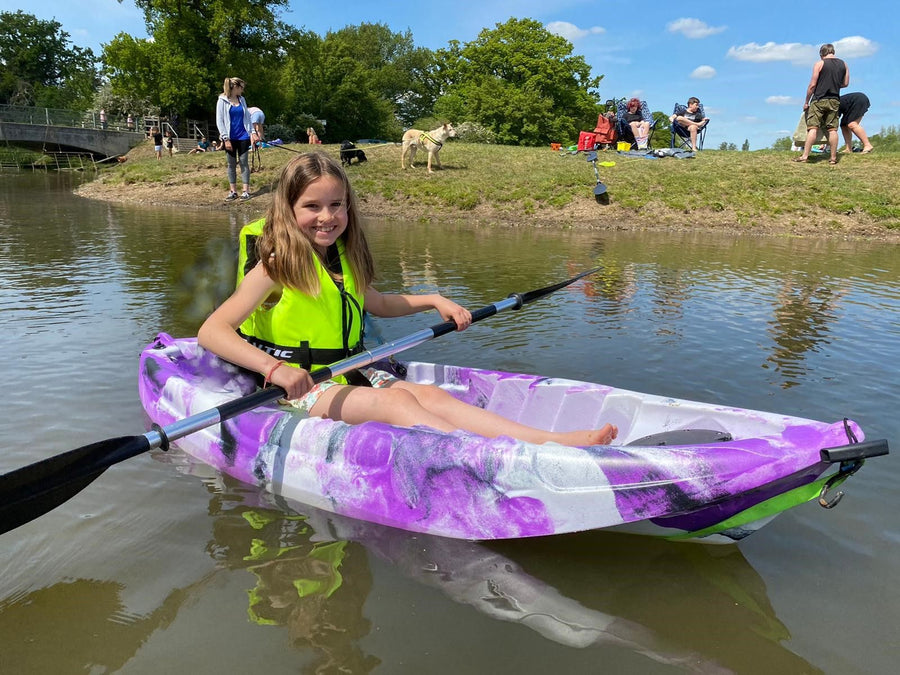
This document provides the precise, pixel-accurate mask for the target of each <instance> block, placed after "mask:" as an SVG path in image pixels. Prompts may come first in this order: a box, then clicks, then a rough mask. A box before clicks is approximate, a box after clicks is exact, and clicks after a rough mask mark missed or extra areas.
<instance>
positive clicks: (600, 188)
mask: <svg viewBox="0 0 900 675" xmlns="http://www.w3.org/2000/svg"><path fill="white" fill-rule="evenodd" d="M605 192H606V185H604V184H603V183H597V185H595V186H594V196H596V197H599V196H600V195H602V194H604V193H605Z"/></svg>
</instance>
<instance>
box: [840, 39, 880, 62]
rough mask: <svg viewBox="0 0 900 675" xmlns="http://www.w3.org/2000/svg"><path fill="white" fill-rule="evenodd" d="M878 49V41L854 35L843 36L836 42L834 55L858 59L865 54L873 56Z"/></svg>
mask: <svg viewBox="0 0 900 675" xmlns="http://www.w3.org/2000/svg"><path fill="white" fill-rule="evenodd" d="M877 51H878V43H877V42H872V41H871V40H869V39H867V38H864V37H861V36H859V35H854V36H852V37H845V38H841V39H840V40H838V41H837V42H835V43H834V55H835V56H837V57H838V58H848V59H858V58H861V57H863V56H872V54H874V53H875V52H877Z"/></svg>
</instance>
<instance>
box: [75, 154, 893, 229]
mask: <svg viewBox="0 0 900 675" xmlns="http://www.w3.org/2000/svg"><path fill="white" fill-rule="evenodd" d="M143 154H146V149H144V148H143V147H142V146H139V147H138V148H136V149H134V150H132V152H131V153H129V155H131V156H132V157H133V158H134V159H137V158H138V157H140V156H141V155H143ZM370 163H374V162H370ZM129 164H131V162H129ZM151 166H152V165H151ZM120 168H121V167H110V168H108V169H105V170H103V171H101V172H100V173H99V174H98V175H97V176H96V177H95V178H94V179H92V180H89V181H85V182H84V183H82V184H81V185H80V186H78V187H77V188H76V189H75V191H74V192H75V194H76V195H78V196H81V197H85V198H89V199H95V200H100V201H105V202H117V203H125V204H135V205H140V206H148V207H162V208H178V209H182V210H194V209H198V210H217V211H223V212H228V211H232V212H234V211H238V212H242V213H246V214H248V217H249V218H255V217H262V216H263V215H264V214H265V212H266V210H267V209H268V207H269V205H270V204H271V201H272V191H271V190H272V188H271V184H270V181H265V182H263V183H261V184H256V183H254V185H253V187H252V189H251V194H252V198H251V199H250V200H248V201H246V202H240V201H238V202H228V203H227V202H225V201H224V196H225V193H224V192H222V191H219V190H216V189H210V183H209V182H208V181H211V180H214V179H215V178H216V177H218V178H219V179H220V174H221V173H222V171H221V167H220V166H203V167H198V166H194V167H182V169H181V171H184V172H185V173H184V174H180V175H178V176H170V177H169V179H168V180H163V181H162V182H153V181H142V180H140V175H139V176H138V180H132V181H131V182H128V183H127V184H125V183H122V182H121V181H117V180H115V178H114V176H115V172H116V171H117V170H118V169H120ZM135 168H137V167H135ZM149 170H151V169H150V168H149V167H148V168H147V171H149ZM143 173H145V171H144V169H141V174H143ZM348 173H349V174H350V178H351V181H354V175H353V172H351V171H348ZM271 178H272V179H274V178H275V175H274V174H272V175H271ZM361 178H362V177H361ZM204 180H205V181H207V183H204V182H203V181H204ZM609 192H610V193H611V200H610V203H609V204H599V203H597V201H596V200H595V199H594V197H593V194H592V191H591V190H589V189H586V190H584V195H578V196H576V197H575V198H574V199H572V200H571V202H570V203H568V204H565V205H563V206H557V207H542V206H534V205H532V206H530V207H528V208H523V205H522V204H521V203H519V202H516V201H507V202H502V203H493V202H490V201H482V202H481V203H478V204H476V205H475V206H474V207H473V208H471V209H460V208H454V207H452V206H448V205H446V204H443V205H440V206H436V205H435V203H434V201H433V200H432V201H423V200H417V199H414V198H411V197H410V196H409V195H405V194H399V193H396V192H395V193H394V194H393V198H387V197H385V196H383V194H381V193H380V192H379V191H378V187H377V186H376V187H375V189H374V190H365V189H361V188H360V187H358V186H357V194H358V201H359V205H360V211H361V213H362V215H363V216H364V217H365V218H366V219H367V220H395V219H396V220H403V221H406V222H430V223H437V224H446V225H468V226H474V227H506V228H517V227H531V228H548V229H549V228H556V229H563V230H566V229H578V230H608V231H653V232H692V231H698V232H716V233H720V234H728V235H735V236H747V235H749V236H775V237H801V238H818V239H840V240H863V241H881V242H889V243H900V230H894V229H888V228H885V227H884V225H883V224H880V223H877V222H874V220H873V219H871V218H870V217H868V216H867V214H865V213H860V212H856V211H852V210H851V211H849V212H847V213H835V212H834V211H826V210H824V209H822V208H821V207H818V206H816V205H814V204H811V205H809V206H808V207H807V208H806V210H805V211H804V212H803V216H802V217H798V216H797V215H796V214H793V215H791V214H782V215H780V216H773V215H772V214H771V213H761V212H756V211H755V210H753V209H750V210H749V211H748V209H747V205H746V203H744V204H741V209H742V210H741V211H740V212H737V211H736V210H735V209H732V208H730V207H729V206H728V205H727V204H721V203H719V204H717V205H716V208H702V207H701V208H696V207H695V208H672V207H669V206H666V205H665V204H662V203H660V202H659V201H652V200H651V201H649V202H648V203H647V204H645V205H643V206H641V207H640V208H634V207H633V206H623V205H621V204H619V203H617V200H616V195H615V189H614V188H613V187H612V186H611V187H610V189H609Z"/></svg>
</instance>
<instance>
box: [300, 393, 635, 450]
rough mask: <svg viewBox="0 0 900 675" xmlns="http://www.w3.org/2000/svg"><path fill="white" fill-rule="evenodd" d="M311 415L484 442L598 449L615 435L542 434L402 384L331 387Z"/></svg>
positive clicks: (608, 428) (608, 431) (609, 429)
mask: <svg viewBox="0 0 900 675" xmlns="http://www.w3.org/2000/svg"><path fill="white" fill-rule="evenodd" d="M310 414H311V415H322V416H324V417H329V418H331V419H340V420H343V421H345V422H347V423H348V424H359V423H360V422H366V421H370V420H372V421H378V422H385V423H387V424H396V425H398V426H406V427H409V426H414V425H417V424H421V425H425V426H429V427H432V428H434V429H438V430H440V431H454V430H456V429H464V430H466V431H471V432H473V433H476V434H479V435H481V436H487V437H488V438H494V437H497V436H511V437H512V438H516V439H519V440H521V441H526V442H528V443H538V444H540V443H548V442H554V443H560V444H562V445H571V446H587V445H602V444H606V443H609V442H611V441H612V440H613V439H614V438H615V437H616V434H617V433H618V430H617V429H616V428H615V427H614V426H612V425H610V424H605V425H603V426H602V427H601V428H600V429H586V430H580V431H563V432H554V431H544V430H542V429H536V428H534V427H530V426H528V425H525V424H520V423H518V422H514V421H512V420H508V419H506V418H505V417H501V416H500V415H497V414H496V413H492V412H489V411H487V410H484V409H482V408H478V407H476V406H472V405H469V404H468V403H463V402H462V401H459V400H458V399H455V398H453V397H452V396H451V395H450V394H448V393H447V392H445V391H444V390H442V389H440V388H439V387H435V386H431V385H419V384H413V383H409V382H403V381H398V382H394V383H393V384H392V385H391V386H390V387H388V388H383V389H369V388H367V387H331V388H329V389H327V390H326V391H325V392H324V393H323V394H322V397H321V398H320V399H319V400H318V401H317V402H316V404H315V405H314V406H313V407H312V409H311V410H310Z"/></svg>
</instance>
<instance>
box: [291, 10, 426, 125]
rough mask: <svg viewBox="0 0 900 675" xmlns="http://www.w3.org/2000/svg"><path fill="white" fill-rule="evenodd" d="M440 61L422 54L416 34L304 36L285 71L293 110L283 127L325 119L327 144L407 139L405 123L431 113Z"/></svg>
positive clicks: (383, 29)
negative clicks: (434, 73) (433, 71)
mask: <svg viewBox="0 0 900 675" xmlns="http://www.w3.org/2000/svg"><path fill="white" fill-rule="evenodd" d="M433 62H434V56H433V54H432V52H431V51H430V50H427V49H421V48H416V47H415V45H414V44H413V39H412V34H411V33H410V32H409V31H407V32H405V33H395V32H392V31H391V30H390V29H389V28H388V27H387V26H386V25H384V24H368V23H364V24H360V25H358V26H347V27H345V28H342V29H340V30H337V31H330V32H328V33H327V34H326V36H325V37H324V38H320V37H319V36H317V35H315V34H314V33H310V32H298V33H297V35H296V38H295V39H294V40H293V41H292V43H291V44H290V45H289V46H288V47H287V50H286V58H285V59H284V63H285V66H284V68H283V70H282V73H281V90H282V91H283V93H284V95H285V97H286V101H287V111H288V112H287V115H286V116H285V119H284V120H283V121H284V123H285V124H287V125H290V124H291V123H292V121H293V120H294V119H301V118H303V117H305V116H312V117H313V118H315V119H321V120H325V121H326V122H327V125H326V126H325V130H324V135H323V136H322V137H323V140H326V141H340V140H342V139H356V138H364V137H368V138H399V136H400V134H401V133H402V126H401V125H409V124H411V123H412V122H413V121H415V120H416V119H418V118H419V117H420V116H421V115H423V114H427V113H429V112H430V111H431V108H432V106H433V104H434V100H435V98H436V94H435V93H434V85H433V83H432V81H431V80H430V79H429V72H430V69H431V65H432V64H433ZM313 126H316V125H313Z"/></svg>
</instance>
